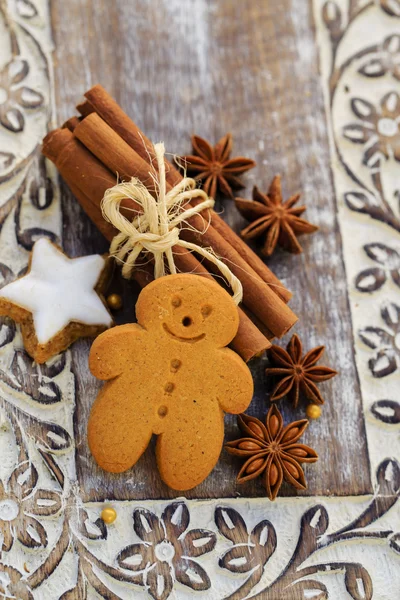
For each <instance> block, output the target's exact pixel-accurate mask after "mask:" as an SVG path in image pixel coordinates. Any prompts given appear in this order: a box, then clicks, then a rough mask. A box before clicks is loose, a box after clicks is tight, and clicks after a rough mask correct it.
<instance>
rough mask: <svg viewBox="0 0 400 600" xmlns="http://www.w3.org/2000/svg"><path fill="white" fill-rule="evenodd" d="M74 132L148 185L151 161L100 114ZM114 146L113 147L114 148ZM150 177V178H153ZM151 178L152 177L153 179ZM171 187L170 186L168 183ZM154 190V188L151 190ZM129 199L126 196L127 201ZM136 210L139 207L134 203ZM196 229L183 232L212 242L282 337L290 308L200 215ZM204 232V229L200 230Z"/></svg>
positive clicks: (112, 165) (119, 170) (115, 167)
mask: <svg viewBox="0 0 400 600" xmlns="http://www.w3.org/2000/svg"><path fill="white" fill-rule="evenodd" d="M74 135H75V136H76V137H78V139H79V140H80V141H81V142H82V143H84V144H85V146H86V147H87V148H88V149H89V150H91V152H92V153H93V154H94V155H95V156H96V157H97V158H98V159H99V160H101V161H102V162H103V163H104V164H105V165H106V166H107V167H108V168H109V169H110V171H113V172H114V173H116V174H119V175H121V176H122V177H125V178H130V177H131V176H133V175H134V176H136V177H138V178H139V179H140V180H141V181H142V182H143V183H145V185H146V180H147V182H148V181H149V179H150V177H149V168H150V167H149V164H148V163H147V162H145V160H144V159H143V158H142V157H140V156H139V155H138V154H137V153H136V151H135V150H133V148H131V147H130V146H129V145H128V144H127V143H126V142H125V141H124V140H123V139H122V138H121V137H120V136H119V135H118V134H117V133H116V132H115V131H114V130H113V129H112V128H111V127H110V126H109V125H107V123H105V121H103V120H102V119H101V118H100V117H99V115H98V114H96V113H92V114H90V115H89V116H87V117H86V118H85V119H83V120H82V121H81V122H80V123H79V125H77V127H76V128H75V130H74ZM111 149H112V151H111ZM150 180H151V179H150ZM151 181H152V180H151ZM168 189H171V186H170V184H168ZM150 191H151V190H150ZM128 203H129V201H128V200H127V205H128ZM132 208H133V209H134V210H136V207H134V206H132ZM189 223H190V225H192V226H193V227H194V228H195V230H193V229H187V230H185V231H184V232H183V236H184V238H185V239H187V240H188V241H190V242H194V243H196V244H199V245H202V246H211V247H212V248H213V250H214V251H215V252H216V253H217V254H218V255H219V257H220V258H221V260H223V261H224V262H225V264H227V266H228V267H229V268H230V269H231V271H232V272H233V273H234V275H236V277H238V278H239V279H240V280H241V282H242V284H243V302H244V304H245V305H246V306H247V307H248V308H249V309H250V310H251V311H252V312H253V313H254V314H255V315H256V316H257V317H258V318H259V319H260V320H261V321H262V322H263V323H264V324H265V325H266V326H267V328H268V329H269V330H271V332H272V333H273V334H274V335H276V336H277V337H282V336H283V335H284V334H285V333H286V332H287V331H288V330H289V329H290V328H291V327H292V326H293V325H294V323H295V322H296V321H297V317H296V315H295V314H294V313H293V312H292V311H291V309H290V308H289V307H288V306H287V305H286V304H285V303H284V302H283V301H282V300H281V298H280V297H279V296H278V295H277V294H276V293H274V291H273V290H272V289H271V288H270V287H269V286H268V285H266V284H265V282H264V281H263V280H262V279H261V278H260V277H259V275H258V274H257V273H256V272H255V271H253V269H251V267H250V266H249V265H248V263H246V262H245V260H244V259H243V258H242V256H241V255H240V254H239V253H238V252H237V251H236V250H235V248H233V247H232V246H231V245H230V244H227V243H226V242H225V240H224V237H223V236H222V235H221V234H220V233H218V231H216V230H215V229H214V228H213V227H212V225H210V226H208V227H207V223H206V222H205V221H204V219H203V217H201V216H200V215H194V216H193V217H191V218H190V219H189ZM200 232H201V233H200Z"/></svg>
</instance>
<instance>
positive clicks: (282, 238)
mask: <svg viewBox="0 0 400 600" xmlns="http://www.w3.org/2000/svg"><path fill="white" fill-rule="evenodd" d="M299 198H300V194H295V195H294V196H291V197H290V198H289V200H286V201H285V202H284V201H283V198H282V188H281V178H280V176H279V175H276V176H275V177H274V179H273V180H272V183H271V185H270V187H269V190H268V193H267V194H262V193H261V192H260V190H259V189H258V188H257V187H256V186H255V187H254V189H253V200H244V199H243V198H235V204H236V207H237V209H238V210H239V211H240V213H241V214H242V215H243V216H244V217H245V218H246V219H247V220H248V221H252V223H251V224H250V225H248V226H247V227H245V228H244V229H243V231H242V232H241V235H242V238H243V239H244V240H253V239H256V238H260V237H261V236H264V237H265V240H264V243H263V245H262V248H261V253H262V254H263V255H264V256H271V254H272V253H273V251H274V250H275V248H276V246H277V245H278V246H281V247H282V248H284V249H285V250H288V251H289V252H292V253H293V254H299V253H300V252H302V251H303V249H302V247H301V246H300V244H299V242H298V240H297V236H299V235H302V234H303V233H313V232H314V231H317V229H318V227H317V226H316V225H312V224H311V223H309V222H308V221H306V220H305V219H302V218H301V217H300V215H302V214H303V212H304V211H305V210H306V207H305V206H298V207H297V208H293V206H294V205H295V204H296V202H297V201H298V199H299Z"/></svg>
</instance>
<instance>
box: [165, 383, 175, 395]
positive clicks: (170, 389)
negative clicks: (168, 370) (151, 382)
mask: <svg viewBox="0 0 400 600" xmlns="http://www.w3.org/2000/svg"><path fill="white" fill-rule="evenodd" d="M174 388H175V385H174V384H173V383H172V381H168V383H166V384H165V386H164V391H165V392H167V394H172V392H173V391H174Z"/></svg>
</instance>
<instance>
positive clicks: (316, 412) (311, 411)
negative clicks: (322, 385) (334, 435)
mask: <svg viewBox="0 0 400 600" xmlns="http://www.w3.org/2000/svg"><path fill="white" fill-rule="evenodd" d="M321 414H322V410H321V407H320V406H318V404H309V405H308V406H307V408H306V415H307V417H308V418H309V419H319V418H320V416H321Z"/></svg>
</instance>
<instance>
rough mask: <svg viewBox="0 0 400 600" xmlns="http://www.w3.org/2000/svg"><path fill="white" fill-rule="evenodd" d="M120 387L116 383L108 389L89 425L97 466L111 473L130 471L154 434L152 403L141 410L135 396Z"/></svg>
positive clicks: (98, 400)
mask: <svg viewBox="0 0 400 600" xmlns="http://www.w3.org/2000/svg"><path fill="white" fill-rule="evenodd" d="M118 387H119V386H118V384H117V383H116V382H112V383H110V384H106V385H105V386H104V388H103V390H102V391H101V392H100V394H99V395H98V397H97V398H96V401H95V402H94V404H93V407H92V411H91V413H90V417H89V423H88V442H89V447H90V451H91V453H92V455H93V457H94V459H95V461H96V462H97V464H98V465H99V466H100V467H101V468H102V469H104V470H105V471H109V472H110V473H122V472H123V471H126V470H127V469H130V468H131V467H132V466H133V465H134V464H135V463H136V462H137V461H138V460H139V458H140V457H141V455H142V454H143V452H144V451H145V450H146V448H147V446H148V443H149V441H150V438H151V435H152V416H153V409H152V407H151V406H150V403H149V402H147V406H140V407H138V406H137V402H135V406H133V398H132V396H131V394H129V393H128V394H127V393H126V389H125V388H124V387H123V388H122V389H121V390H119V389H118ZM119 392H120V393H119ZM132 393H133V394H135V392H132Z"/></svg>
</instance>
